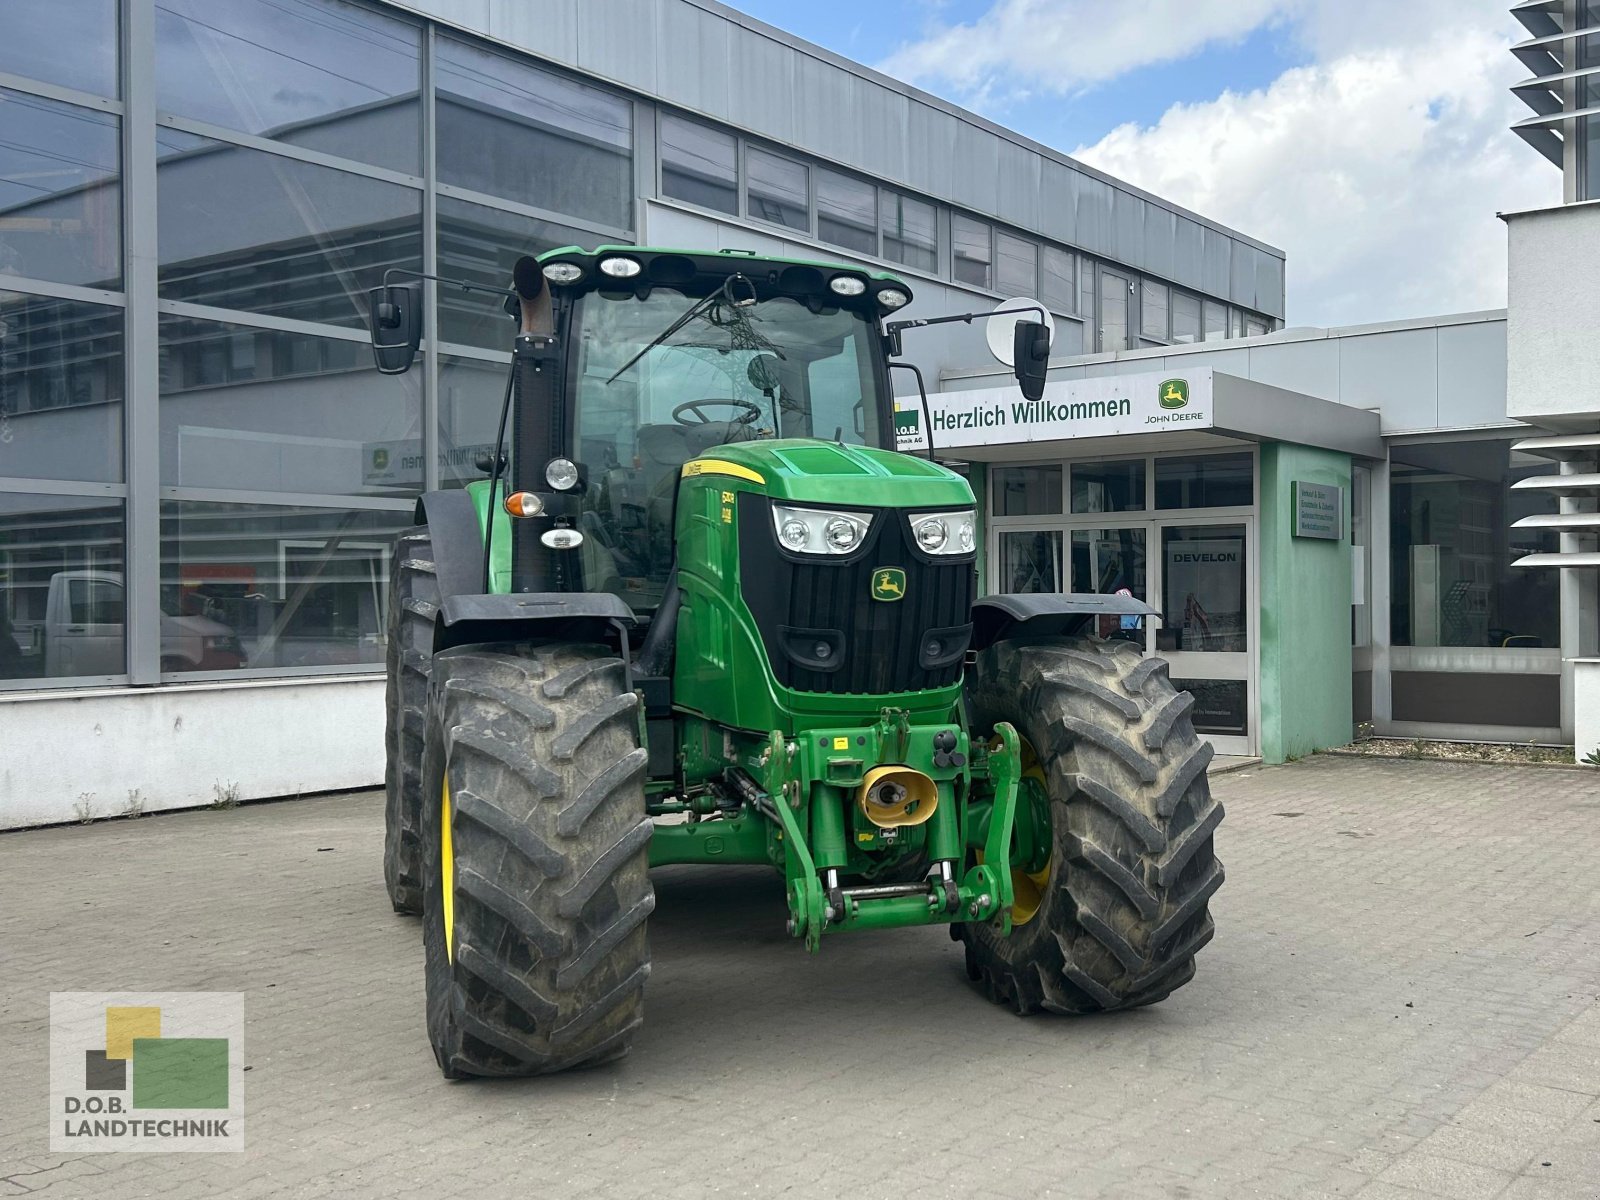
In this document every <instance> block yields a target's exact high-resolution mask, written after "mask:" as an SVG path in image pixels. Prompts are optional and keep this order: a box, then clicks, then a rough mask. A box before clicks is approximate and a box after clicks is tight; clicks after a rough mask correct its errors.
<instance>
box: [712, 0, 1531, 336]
mask: <svg viewBox="0 0 1600 1200" xmlns="http://www.w3.org/2000/svg"><path fill="white" fill-rule="evenodd" d="M733 4H734V7H737V8H740V9H742V10H744V11H746V12H748V13H750V14H751V15H752V16H755V17H758V18H760V19H762V20H764V21H768V22H771V23H772V24H775V25H778V26H780V27H781V28H784V29H787V30H789V31H790V32H792V33H796V34H798V35H799V36H801V37H804V38H807V39H809V40H811V41H814V42H817V43H819V44H821V45H824V46H826V47H828V48H829V49H831V50H834V51H836V52H838V53H840V54H844V55H847V56H849V57H851V58H854V59H856V60H858V61H860V62H865V63H868V64H870V65H872V66H875V67H878V68H880V69H881V70H884V71H887V72H888V73H890V74H892V75H894V76H896V77H898V78H900V79H904V80H906V81H908V82H910V83H914V84H916V85H917V86H919V87H921V88H924V89H926V90H927V91H930V92H933V93H934V94H936V95H939V96H943V97H945V98H946V99H948V100H951V101H953V102H955V103H957V104H960V105H963V106H964V107H967V108H970V109H972V110H974V111H976V112H980V113H982V114H983V115H984V116H987V117H989V118H990V119H992V120H995V121H998V122H1000V123H1001V124H1004V125H1006V126H1009V127H1010V128H1012V129H1015V130H1017V131H1019V132H1021V133H1024V134H1026V135H1028V136H1029V137H1032V138H1034V139H1035V140H1037V141H1040V142H1044V143H1045V144H1047V145H1050V146H1054V147H1056V148H1057V149H1059V150H1063V151H1066V152H1067V153H1069V154H1072V155H1073V156H1075V157H1077V158H1079V159H1081V160H1083V161H1084V162H1088V163H1091V164H1093V165H1095V166H1097V167H1099V168H1101V169H1102V170H1105V171H1108V172H1110V173H1111V174H1113V175H1115V176H1118V177H1119V178H1122V179H1126V180H1128V181H1129V182H1131V183H1135V184H1138V185H1139V186H1141V187H1144V188H1147V189H1149V190H1150V191H1153V192H1155V193H1157V194H1158V195H1161V196H1164V197H1167V198H1168V199H1171V200H1173V201H1176V202H1177V203H1179V204H1182V205H1184V206H1185V207H1187V208H1191V209H1194V210H1195V211H1197V212H1200V213H1203V214H1205V215H1206V216H1209V217H1212V218H1214V219H1216V220H1218V221H1221V222H1223V223H1224V224H1227V225H1231V226H1233V227H1235V228H1238V229H1240V230H1243V231H1244V232H1246V233H1249V234H1251V235H1253V236H1255V237H1258V238H1261V239H1262V240H1264V241H1267V242H1270V243H1272V244H1273V245H1275V246H1279V247H1281V248H1282V249H1284V250H1285V251H1287V253H1288V256H1289V323H1290V324H1291V325H1338V324H1354V323H1361V322H1366V321H1382V320H1390V319H1395V318H1400V317H1419V316H1430V315H1435V314H1439V313H1446V312H1462V311H1468V310H1472V309H1478V308H1494V307H1498V306H1500V305H1503V304H1504V303H1505V229H1504V226H1503V225H1502V224H1501V222H1500V221H1499V220H1498V219H1496V217H1495V213H1496V212H1498V211H1509V210H1513V209H1518V208H1529V207H1534V206H1537V205H1542V204H1552V203H1556V202H1558V201H1559V200H1560V198H1561V196H1560V192H1561V187H1560V184H1561V181H1560V175H1559V172H1557V171H1556V169H1555V168H1554V167H1552V166H1550V165H1549V164H1547V163H1546V162H1545V161H1544V160H1543V159H1542V158H1540V157H1539V156H1538V155H1537V154H1536V153H1535V152H1534V151H1533V150H1532V149H1530V148H1529V147H1527V146H1526V145H1524V144H1523V143H1522V141H1521V140H1520V139H1519V138H1517V137H1516V135H1514V134H1513V133H1511V132H1510V130H1509V129H1508V126H1509V125H1510V124H1511V123H1512V122H1513V121H1515V120H1517V119H1519V118H1520V117H1521V116H1526V115H1528V112H1527V110H1526V109H1524V108H1521V106H1520V105H1519V104H1518V102H1516V101H1515V100H1514V99H1513V98H1512V97H1511V96H1510V94H1509V93H1508V92H1507V88H1509V87H1510V85H1511V84H1513V83H1515V82H1517V81H1518V80H1519V79H1520V78H1522V77H1523V74H1524V73H1523V72H1522V71H1521V69H1520V64H1518V63H1517V61H1516V60H1515V59H1514V58H1512V56H1511V55H1510V54H1509V53H1508V52H1507V47H1509V46H1510V44H1511V43H1512V42H1513V41H1516V40H1519V38H1520V37H1523V36H1526V35H1524V34H1522V33H1521V32H1520V30H1521V26H1520V25H1519V24H1518V23H1517V22H1516V21H1515V20H1514V19H1513V18H1512V17H1511V16H1510V14H1509V12H1508V11H1507V10H1508V9H1509V7H1510V0H876V2H875V3H868V4H863V3H861V0H810V2H808V3H807V4H805V5H797V4H794V3H792V0H733Z"/></svg>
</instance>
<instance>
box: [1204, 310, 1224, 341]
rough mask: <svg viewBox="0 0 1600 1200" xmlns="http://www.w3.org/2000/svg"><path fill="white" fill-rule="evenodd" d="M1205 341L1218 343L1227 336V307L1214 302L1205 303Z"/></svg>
mask: <svg viewBox="0 0 1600 1200" xmlns="http://www.w3.org/2000/svg"><path fill="white" fill-rule="evenodd" d="M1204 332H1205V340H1206V341H1208V342H1220V341H1222V340H1223V339H1224V338H1226V337H1227V336H1228V306H1227V305H1226V304H1218V303H1217V302H1216V301H1214V300H1207V301H1206V303H1205V331H1204Z"/></svg>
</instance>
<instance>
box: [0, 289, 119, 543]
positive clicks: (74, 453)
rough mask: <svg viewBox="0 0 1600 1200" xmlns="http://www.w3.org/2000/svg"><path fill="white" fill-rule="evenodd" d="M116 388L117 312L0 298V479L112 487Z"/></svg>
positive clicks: (9, 295)
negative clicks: (69, 481)
mask: <svg viewBox="0 0 1600 1200" xmlns="http://www.w3.org/2000/svg"><path fill="white" fill-rule="evenodd" d="M122 382H123V364H122V310H121V309H119V308H111V307H108V306H106V305H101V304H85V303H83V302H81V301H78V300H57V299H54V298H53V297H49V296H27V295H23V294H21V293H18V292H0V476H4V475H9V476H14V477H15V476H21V477H23V478H27V479H79V480H88V481H93V482H96V483H116V482H120V481H121V479H122ZM3 545H4V542H3V541H0V546H3Z"/></svg>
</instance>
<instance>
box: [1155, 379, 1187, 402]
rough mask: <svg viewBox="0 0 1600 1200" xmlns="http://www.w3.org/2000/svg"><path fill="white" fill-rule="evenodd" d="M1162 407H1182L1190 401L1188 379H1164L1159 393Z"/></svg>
mask: <svg viewBox="0 0 1600 1200" xmlns="http://www.w3.org/2000/svg"><path fill="white" fill-rule="evenodd" d="M1159 396H1160V400H1161V407H1162V408H1182V407H1183V406H1184V405H1185V404H1187V403H1189V381H1188V380H1187V379H1163V380H1162V381H1161V391H1160V393H1159Z"/></svg>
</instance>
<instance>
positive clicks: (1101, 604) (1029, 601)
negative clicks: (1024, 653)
mask: <svg viewBox="0 0 1600 1200" xmlns="http://www.w3.org/2000/svg"><path fill="white" fill-rule="evenodd" d="M1159 615H1160V613H1159V612H1158V611H1157V610H1156V609H1154V608H1152V607H1151V606H1150V605H1148V604H1146V603H1145V602H1144V601H1143V600H1137V599H1135V598H1134V597H1132V596H1115V595H1112V596H1101V595H1096V594H1093V593H1059V592H1058V593H1046V594H1042V595H1034V594H1026V593H1023V594H1015V595H1001V596H983V597H980V598H979V599H978V600H976V601H975V602H974V603H973V605H972V647H971V648H972V649H973V650H985V649H987V648H988V647H990V646H992V645H994V644H995V643H996V642H1003V641H1006V640H1007V639H1009V638H1015V637H1073V636H1075V635H1076V634H1078V633H1081V632H1082V631H1083V628H1084V626H1086V625H1088V624H1089V622H1090V621H1092V620H1094V619H1095V618H1096V617H1133V616H1138V617H1154V616H1159Z"/></svg>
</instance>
